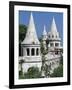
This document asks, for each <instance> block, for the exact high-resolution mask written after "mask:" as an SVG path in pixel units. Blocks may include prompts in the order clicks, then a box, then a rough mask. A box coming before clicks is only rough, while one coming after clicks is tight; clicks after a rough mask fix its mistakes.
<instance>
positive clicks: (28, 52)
mask: <svg viewBox="0 0 72 90" xmlns="http://www.w3.org/2000/svg"><path fill="white" fill-rule="evenodd" d="M29 55H30V51H29V48H27V56H29Z"/></svg>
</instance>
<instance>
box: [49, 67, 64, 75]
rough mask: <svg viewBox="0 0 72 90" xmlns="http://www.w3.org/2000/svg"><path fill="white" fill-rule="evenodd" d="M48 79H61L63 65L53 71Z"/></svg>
mask: <svg viewBox="0 0 72 90" xmlns="http://www.w3.org/2000/svg"><path fill="white" fill-rule="evenodd" d="M50 77H63V65H60V66H59V67H58V68H56V69H54V71H53V73H52V74H51V75H50Z"/></svg>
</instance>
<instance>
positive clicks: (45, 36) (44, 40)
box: [42, 25, 47, 50]
mask: <svg viewBox="0 0 72 90" xmlns="http://www.w3.org/2000/svg"><path fill="white" fill-rule="evenodd" d="M46 40H47V32H46V27H45V25H44V30H43V34H42V41H43V46H44V49H45V50H46V49H47V47H46Z"/></svg>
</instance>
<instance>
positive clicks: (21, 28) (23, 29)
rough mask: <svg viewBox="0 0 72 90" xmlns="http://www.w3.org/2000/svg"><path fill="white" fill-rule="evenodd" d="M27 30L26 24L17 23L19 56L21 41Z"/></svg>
mask: <svg viewBox="0 0 72 90" xmlns="http://www.w3.org/2000/svg"><path fill="white" fill-rule="evenodd" d="M26 32H27V26H26V25H19V56H21V42H22V41H23V40H24V38H25V36H26Z"/></svg>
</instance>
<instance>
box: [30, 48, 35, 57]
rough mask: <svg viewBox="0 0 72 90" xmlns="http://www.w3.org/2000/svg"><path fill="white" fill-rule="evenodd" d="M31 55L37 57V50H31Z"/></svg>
mask: <svg viewBox="0 0 72 90" xmlns="http://www.w3.org/2000/svg"><path fill="white" fill-rule="evenodd" d="M31 55H32V56H34V55H35V49H34V48H32V49H31Z"/></svg>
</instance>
